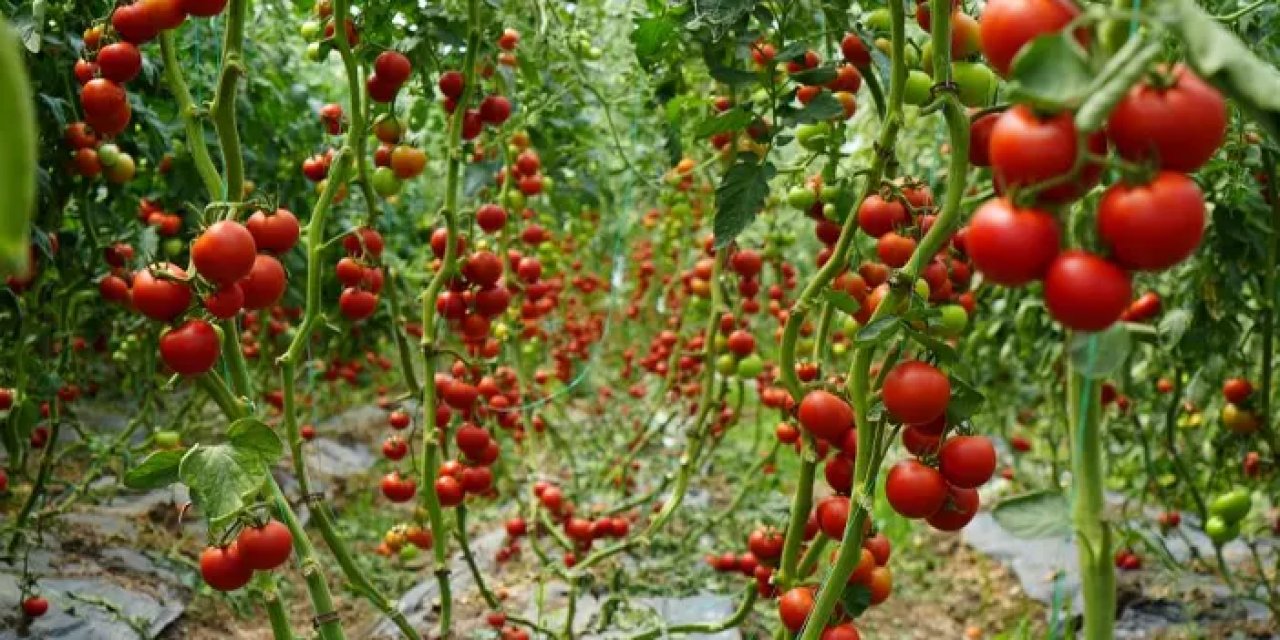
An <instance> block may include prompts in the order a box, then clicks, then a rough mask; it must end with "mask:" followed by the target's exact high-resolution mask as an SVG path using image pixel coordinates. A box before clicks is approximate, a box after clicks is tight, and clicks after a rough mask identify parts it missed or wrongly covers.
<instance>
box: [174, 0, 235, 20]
mask: <svg viewBox="0 0 1280 640" xmlns="http://www.w3.org/2000/svg"><path fill="white" fill-rule="evenodd" d="M226 6H227V0H182V9H183V10H184V11H186V12H187V14H188V15H193V16H196V17H198V18H212V17H213V16H216V15H218V14H220V13H222V10H223V9H225V8H226Z"/></svg>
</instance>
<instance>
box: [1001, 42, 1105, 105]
mask: <svg viewBox="0 0 1280 640" xmlns="http://www.w3.org/2000/svg"><path fill="white" fill-rule="evenodd" d="M1092 80H1093V73H1092V71H1091V70H1090V69H1089V63H1088V61H1086V60H1085V58H1084V56H1083V55H1082V54H1081V52H1080V47H1079V45H1078V44H1077V43H1076V42H1075V40H1074V39H1073V38H1072V37H1071V36H1070V35H1067V34H1065V33H1055V34H1052V35H1045V36H1040V37H1038V38H1036V39H1035V40H1032V41H1031V44H1029V45H1027V46H1025V47H1023V48H1022V51H1021V52H1019V53H1018V56H1017V57H1016V58H1014V59H1013V68H1012V70H1011V73H1010V75H1009V92H1008V97H1009V99H1010V100H1013V101H1017V102H1028V103H1031V105H1032V106H1034V107H1036V108H1039V109H1045V110H1049V111H1057V110H1061V109H1073V108H1075V107H1077V106H1079V105H1080V103H1081V102H1082V101H1083V100H1084V98H1085V97H1086V96H1088V93H1089V88H1090V83H1091V81H1092Z"/></svg>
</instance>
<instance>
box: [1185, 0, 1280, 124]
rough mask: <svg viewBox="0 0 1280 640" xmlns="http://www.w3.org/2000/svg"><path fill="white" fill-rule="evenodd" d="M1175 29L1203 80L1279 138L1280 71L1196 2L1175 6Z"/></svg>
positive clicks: (1192, 65) (1186, 1)
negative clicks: (1262, 58)
mask: <svg viewBox="0 0 1280 640" xmlns="http://www.w3.org/2000/svg"><path fill="white" fill-rule="evenodd" d="M1172 6H1173V9H1174V14H1175V15H1176V19H1175V20H1172V21H1170V24H1169V26H1170V28H1172V29H1173V30H1174V31H1175V32H1176V33H1177V34H1178V35H1179V36H1180V37H1181V38H1182V41H1183V42H1185V43H1186V45H1187V46H1186V51H1187V62H1188V63H1190V64H1191V67H1192V68H1193V69H1195V71H1196V73H1197V74H1199V75H1200V77H1202V78H1204V79H1205V80H1207V81H1209V82H1210V83H1212V84H1213V85H1214V86H1215V87H1217V88H1218V89H1219V90H1221V91H1222V92H1223V93H1225V94H1227V96H1228V97H1230V98H1231V101H1232V102H1233V103H1235V104H1236V105H1237V106H1239V107H1240V109H1241V110H1242V111H1244V112H1245V113H1247V114H1249V116H1250V117H1251V118H1253V120H1254V121H1255V122H1257V123H1258V124H1259V125H1260V126H1262V127H1263V128H1264V129H1266V130H1267V132H1268V133H1269V134H1271V137H1273V138H1280V70H1277V69H1276V68H1275V67H1273V66H1271V65H1269V64H1267V63H1266V62H1264V61H1263V60H1261V59H1260V58H1258V56H1257V55H1255V54H1254V53H1253V51H1252V50H1251V48H1250V47H1249V46H1248V45H1246V44H1245V43H1244V42H1241V41H1240V39H1239V38H1237V37H1236V36H1235V34H1233V33H1231V31H1230V30H1228V29H1227V28H1226V27H1223V26H1222V25H1221V24H1219V23H1218V21H1217V20H1215V19H1214V18H1213V17H1212V16H1210V15H1209V14H1207V13H1205V12H1204V10H1203V9H1201V8H1200V7H1199V6H1198V5H1197V4H1196V3H1195V1H1194V0H1175V1H1174V2H1173V3H1172Z"/></svg>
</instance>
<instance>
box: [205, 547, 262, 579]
mask: <svg viewBox="0 0 1280 640" xmlns="http://www.w3.org/2000/svg"><path fill="white" fill-rule="evenodd" d="M200 576H201V577H202V578H204V581H205V584H208V585H209V586H210V587H213V588H214V589H217V590H218V591H235V590H236V589H239V588H240V587H243V586H244V585H246V584H249V579H250V578H252V577H253V568H252V567H250V566H249V565H248V564H246V563H245V561H244V558H243V557H242V556H241V555H240V549H239V547H238V546H237V545H236V543H234V542H232V543H231V544H229V545H227V546H225V547H207V548H206V549H205V550H204V552H202V553H201V554H200Z"/></svg>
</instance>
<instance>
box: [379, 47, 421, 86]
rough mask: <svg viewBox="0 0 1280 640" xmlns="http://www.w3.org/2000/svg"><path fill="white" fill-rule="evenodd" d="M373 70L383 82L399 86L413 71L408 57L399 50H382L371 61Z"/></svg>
mask: <svg viewBox="0 0 1280 640" xmlns="http://www.w3.org/2000/svg"><path fill="white" fill-rule="evenodd" d="M373 72H374V73H376V74H378V77H380V78H382V81H383V82H389V83H391V84H393V85H395V86H397V87H399V86H400V85H402V84H404V83H405V81H406V80H408V79H409V74H411V73H413V65H412V64H410V63H409V58H407V57H405V55H404V54H403V53H400V52H399V51H383V52H382V53H380V54H378V57H377V58H375V59H374V61H373Z"/></svg>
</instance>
